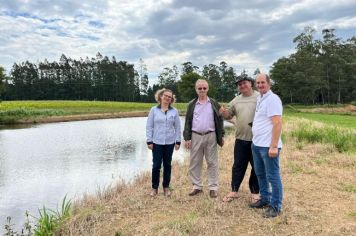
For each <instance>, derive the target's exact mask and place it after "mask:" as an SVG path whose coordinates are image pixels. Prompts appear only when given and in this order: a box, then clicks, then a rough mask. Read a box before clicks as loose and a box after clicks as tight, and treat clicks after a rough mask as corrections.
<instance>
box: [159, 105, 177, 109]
mask: <svg viewBox="0 0 356 236" xmlns="http://www.w3.org/2000/svg"><path fill="white" fill-rule="evenodd" d="M157 108H159V109H161V104H158V105H157ZM171 109H173V107H171V105H169V106H168V110H171Z"/></svg>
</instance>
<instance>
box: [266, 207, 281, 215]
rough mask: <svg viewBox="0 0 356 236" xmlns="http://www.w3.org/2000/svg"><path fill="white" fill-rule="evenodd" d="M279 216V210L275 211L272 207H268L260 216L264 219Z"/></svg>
mask: <svg viewBox="0 0 356 236" xmlns="http://www.w3.org/2000/svg"><path fill="white" fill-rule="evenodd" d="M280 214H281V210H277V209H276V208H274V207H273V206H268V208H267V209H266V211H265V212H264V213H263V214H262V216H263V217H264V218H273V217H276V216H278V215H280Z"/></svg>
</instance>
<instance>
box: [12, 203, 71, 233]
mask: <svg viewBox="0 0 356 236" xmlns="http://www.w3.org/2000/svg"><path fill="white" fill-rule="evenodd" d="M71 209H72V203H71V201H70V200H67V196H65V197H64V199H63V201H62V205H61V208H60V209H58V207H57V210H56V211H54V210H51V209H48V208H46V207H45V206H43V208H42V209H38V212H39V216H38V217H35V216H32V215H30V214H29V213H28V212H26V219H27V221H26V223H25V224H24V227H23V228H22V230H21V233H20V234H19V233H17V232H16V231H15V230H14V226H15V224H13V223H11V217H7V221H6V224H5V231H6V232H5V235H9V236H10V235H11V236H12V235H21V236H32V235H34V236H50V235H54V234H55V232H56V230H57V229H59V228H60V226H61V225H62V224H63V223H64V221H65V220H66V219H67V218H69V216H70V213H71ZM29 216H31V217H32V218H34V219H35V223H34V224H35V225H34V226H33V225H32V223H31V222H30V220H29Z"/></svg>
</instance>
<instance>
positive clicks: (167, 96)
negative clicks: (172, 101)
mask: <svg viewBox="0 0 356 236" xmlns="http://www.w3.org/2000/svg"><path fill="white" fill-rule="evenodd" d="M163 96H165V97H166V98H172V96H169V95H167V94H163Z"/></svg>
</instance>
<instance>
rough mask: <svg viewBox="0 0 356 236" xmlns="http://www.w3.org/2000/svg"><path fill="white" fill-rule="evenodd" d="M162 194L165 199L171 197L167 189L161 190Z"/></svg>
mask: <svg viewBox="0 0 356 236" xmlns="http://www.w3.org/2000/svg"><path fill="white" fill-rule="evenodd" d="M163 194H164V196H166V197H170V196H171V190H169V188H163Z"/></svg>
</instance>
